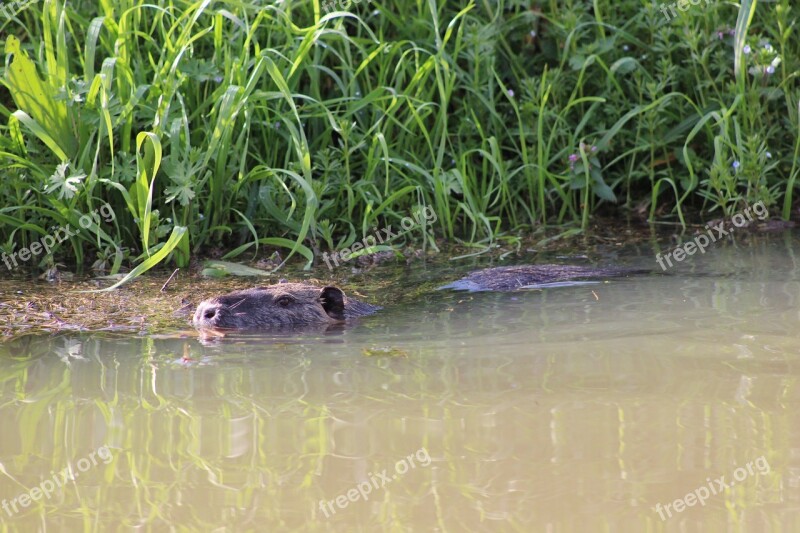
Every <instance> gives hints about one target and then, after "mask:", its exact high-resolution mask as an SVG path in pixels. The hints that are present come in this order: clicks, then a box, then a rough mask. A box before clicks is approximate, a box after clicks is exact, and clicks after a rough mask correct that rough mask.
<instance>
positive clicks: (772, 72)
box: [767, 65, 775, 74]
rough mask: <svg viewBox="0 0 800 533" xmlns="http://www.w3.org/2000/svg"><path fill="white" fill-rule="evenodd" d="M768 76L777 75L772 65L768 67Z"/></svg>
mask: <svg viewBox="0 0 800 533" xmlns="http://www.w3.org/2000/svg"><path fill="white" fill-rule="evenodd" d="M767 74H775V67H773V66H772V65H770V66H768V67H767Z"/></svg>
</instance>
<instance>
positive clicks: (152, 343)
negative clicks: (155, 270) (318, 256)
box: [0, 233, 800, 531]
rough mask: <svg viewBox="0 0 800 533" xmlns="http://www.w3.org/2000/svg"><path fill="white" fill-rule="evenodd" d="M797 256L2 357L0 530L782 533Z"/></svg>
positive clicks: (714, 253) (642, 262) (798, 386)
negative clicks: (295, 325)
mask: <svg viewBox="0 0 800 533" xmlns="http://www.w3.org/2000/svg"><path fill="white" fill-rule="evenodd" d="M796 250H798V236H797V235H796V234H791V233H783V234H778V235H773V236H769V237H754V238H752V239H748V241H747V242H746V243H742V242H739V243H736V244H734V243H721V244H718V245H717V246H715V247H714V248H713V249H709V251H708V252H707V253H706V254H705V255H703V256H695V257H692V258H690V259H688V260H686V261H684V262H683V263H681V264H680V265H678V266H677V267H676V268H674V269H671V270H670V271H668V272H666V273H664V274H662V275H653V276H641V277H636V278H631V279H621V280H612V281H610V282H607V283H601V284H594V285H577V286H572V287H554V288H548V289H545V290H532V291H524V292H518V293H510V294H492V293H472V294H470V293H454V292H426V293H423V294H421V295H419V296H413V297H411V296H409V297H407V298H406V297H404V294H405V293H406V291H407V288H408V287H411V286H413V285H414V284H415V283H417V282H418V280H420V279H431V278H440V279H442V280H445V278H446V277H447V276H451V277H452V275H453V273H452V272H444V271H438V270H435V269H431V270H430V271H424V269H423V268H422V267H420V268H415V269H414V270H412V271H409V273H408V277H407V278H405V279H404V280H401V282H400V285H399V289H398V293H399V294H398V296H397V298H396V303H395V304H394V305H393V304H392V302H391V301H389V302H383V303H384V304H385V305H386V309H385V310H384V311H382V312H381V313H380V314H378V315H376V316H374V317H370V318H366V319H364V320H362V321H361V322H359V323H358V324H356V325H354V326H352V327H349V328H345V329H341V328H338V329H331V330H328V331H313V332H308V333H306V334H304V335H299V334H262V335H246V336H239V337H232V338H226V339H224V340H221V341H205V342H201V341H200V340H198V339H196V338H162V337H159V336H143V335H134V334H126V335H114V336H112V335H109V334H75V333H69V334H60V335H51V336H27V337H23V338H21V339H17V340H15V341H13V342H9V343H5V344H0V428H2V429H1V430H0V504H1V503H2V502H3V500H5V501H6V502H10V501H12V500H14V499H15V498H16V506H17V511H16V512H15V511H14V508H13V506H9V507H8V509H9V510H4V509H3V508H2V507H0V530H6V529H7V530H8V531H36V530H39V531H81V530H83V531H133V530H137V531H167V530H192V531H292V530H304V531H373V530H391V531H395V530H399V531H405V530H413V531H601V530H606V531H628V530H630V531H725V530H728V531H740V530H741V531H744V530H747V531H798V530H800V492H798V487H799V486H800V424H799V423H798V415H797V413H798V403H800V379H798V378H800V340H798V335H797V331H798V319H800V313H799V310H800V281H799V280H798V272H800V267H799V266H798V259H797V258H796V257H795V251H796ZM608 257H609V258H610V259H614V260H615V261H617V260H618V261H623V262H625V263H626V264H631V265H636V266H648V267H650V266H652V267H653V268H658V267H657V265H656V264H655V261H654V258H653V250H652V248H650V247H649V246H644V247H642V248H641V249H636V248H633V247H629V248H625V249H623V250H620V251H618V252H614V254H612V255H610V256H608ZM0 290H2V291H3V292H0V295H2V298H3V299H6V298H11V297H13V294H12V291H11V289H10V288H7V287H5V286H4V288H3V289H0ZM367 292H369V291H367ZM372 296H375V295H374V294H373V295H372ZM748 464H749V466H748ZM67 468H71V469H72V472H73V474H74V477H75V479H74V480H66V481H63V483H62V479H61V478H62V476H61V474H60V473H61V472H62V471H64V469H67ZM737 469H738V470H737ZM721 476H724V479H723V480H722V482H723V484H724V485H720V484H718V483H716V480H718V479H720V477H721ZM54 477H55V478H57V480H58V483H61V485H62V486H60V487H55V489H54V490H52V491H49V492H50V494H49V496H45V495H43V494H36V493H35V492H34V493H32V492H31V490H32V489H35V488H37V487H38V488H40V489H42V488H49V484H48V483H47V482H48V480H53V478H54ZM52 484H53V485H56V484H57V483H55V482H54V483H52ZM359 487H360V491H359ZM368 487H369V488H368ZM718 487H722V488H719V489H718ZM712 489H713V491H712ZM712 492H713V493H712ZM689 493H693V494H694V495H695V497H694V498H692V497H689V498H686V499H684V498H685V497H686V495H687V494H689ZM706 493H709V494H708V496H706V497H705V498H703V502H702V505H701V504H700V503H699V502H698V501H696V500H697V497H698V496H705V494H706ZM26 494H27V495H28V496H30V497H32V496H36V495H38V496H39V497H38V498H37V499H36V501H32V499H30V500H28V506H27V507H23V506H22V505H21V504H20V497H21V496H22V497H23V501H25V498H24V495H26ZM337 498H338V500H337ZM678 499H684V504H683V505H681V504H680V503H678V504H676V503H675V501H676V500H678ZM693 499H694V500H695V501H694V505H691V506H689V505H687V504H688V503H689V502H691V501H693ZM668 504H669V505H670V506H671V507H669V508H668V509H667V510H666V511H665V510H664V509H665V506H666V505H668ZM659 505H660V508H659V507H657V506H659ZM683 506H686V507H685V509H682V510H676V507H677V508H681V507H683ZM659 509H661V511H660V512H659ZM662 517H663V519H662Z"/></svg>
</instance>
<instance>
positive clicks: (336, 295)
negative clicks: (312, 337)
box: [192, 283, 381, 329]
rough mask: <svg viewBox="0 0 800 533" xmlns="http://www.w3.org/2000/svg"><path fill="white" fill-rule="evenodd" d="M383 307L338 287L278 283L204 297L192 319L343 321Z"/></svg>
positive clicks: (210, 323)
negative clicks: (357, 297) (350, 295)
mask: <svg viewBox="0 0 800 533" xmlns="http://www.w3.org/2000/svg"><path fill="white" fill-rule="evenodd" d="M379 309H381V308H380V307H379V306H377V305H370V304H368V303H364V302H361V301H359V300H356V299H354V298H348V297H347V296H345V294H344V292H343V291H342V290H341V289H339V288H338V287H319V286H316V285H311V284H308V283H278V284H276V285H268V286H266V287H255V288H253V289H246V290H243V291H235V292H231V293H229V294H225V295H223V296H217V297H216V298H210V299H208V300H204V301H203V302H200V305H198V306H197V310H196V311H195V313H194V319H193V321H192V322H193V324H194V326H195V327H197V328H213V329H258V328H268V327H281V326H297V325H310V324H325V323H336V322H343V321H345V320H347V319H348V318H355V317H359V316H364V315H369V314H372V313H374V312H375V311H377V310H379Z"/></svg>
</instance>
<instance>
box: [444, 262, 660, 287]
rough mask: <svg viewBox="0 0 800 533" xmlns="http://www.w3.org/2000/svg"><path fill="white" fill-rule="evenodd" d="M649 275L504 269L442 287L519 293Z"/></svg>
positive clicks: (485, 271)
mask: <svg viewBox="0 0 800 533" xmlns="http://www.w3.org/2000/svg"><path fill="white" fill-rule="evenodd" d="M648 272H649V270H638V269H632V268H620V267H593V266H575V265H518V266H501V267H494V268H484V269H483V270H478V271H476V272H472V273H471V274H468V275H467V276H465V277H463V278H461V279H460V280H458V281H454V282H452V283H450V284H448V285H445V286H443V287H439V288H440V289H454V290H466V291H515V290H519V289H525V288H531V287H536V286H547V285H552V284H557V283H563V282H570V281H581V280H584V281H589V280H594V281H597V280H602V279H606V278H617V277H624V276H629V275H632V274H644V273H648Z"/></svg>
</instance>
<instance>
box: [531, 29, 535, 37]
mask: <svg viewBox="0 0 800 533" xmlns="http://www.w3.org/2000/svg"><path fill="white" fill-rule="evenodd" d="M531 37H533V38H534V39H535V38H536V30H531Z"/></svg>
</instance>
